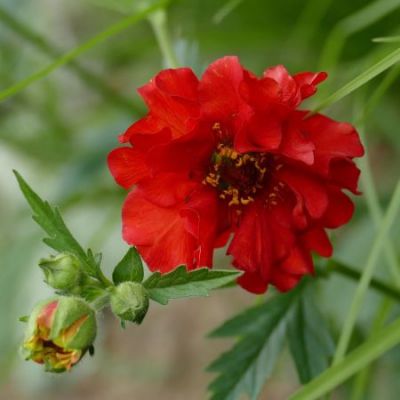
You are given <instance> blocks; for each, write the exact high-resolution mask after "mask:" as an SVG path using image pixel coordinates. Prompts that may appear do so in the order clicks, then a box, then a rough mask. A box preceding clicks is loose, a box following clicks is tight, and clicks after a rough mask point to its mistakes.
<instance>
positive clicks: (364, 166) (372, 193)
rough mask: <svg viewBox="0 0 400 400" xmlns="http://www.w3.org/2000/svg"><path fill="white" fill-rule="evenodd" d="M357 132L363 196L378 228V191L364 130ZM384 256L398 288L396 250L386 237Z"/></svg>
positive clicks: (399, 278)
mask: <svg viewBox="0 0 400 400" xmlns="http://www.w3.org/2000/svg"><path fill="white" fill-rule="evenodd" d="M359 132H360V135H361V137H362V138H363V142H364V147H365V154H364V157H363V158H362V159H361V160H360V161H359V164H360V167H361V171H362V173H361V183H362V186H363V189H364V193H365V198H366V200H367V205H368V208H369V212H370V214H371V217H372V222H373V224H374V225H375V229H376V230H378V229H379V226H380V224H381V222H382V218H383V212H382V209H381V206H380V204H379V198H378V193H377V190H376V187H375V183H374V180H373V177H372V171H371V166H370V161H369V151H368V146H367V141H366V138H365V135H364V131H363V129H362V127H361V126H360V128H359ZM383 251H384V256H385V259H386V263H387V266H388V268H389V273H390V274H391V276H392V278H393V280H394V282H395V285H396V286H397V287H399V288H400V269H399V265H398V262H397V257H396V252H395V250H394V247H393V244H392V242H391V240H390V239H388V240H387V241H386V242H385V243H384V245H383Z"/></svg>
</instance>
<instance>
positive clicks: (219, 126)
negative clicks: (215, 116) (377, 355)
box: [212, 122, 221, 132]
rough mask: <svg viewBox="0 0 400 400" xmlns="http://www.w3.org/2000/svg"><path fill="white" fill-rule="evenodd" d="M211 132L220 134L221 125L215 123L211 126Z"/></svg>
mask: <svg viewBox="0 0 400 400" xmlns="http://www.w3.org/2000/svg"><path fill="white" fill-rule="evenodd" d="M212 130H213V131H216V132H221V124H220V123H219V122H215V123H214V125H213V126H212Z"/></svg>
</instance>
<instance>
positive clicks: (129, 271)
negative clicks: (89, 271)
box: [112, 247, 144, 285]
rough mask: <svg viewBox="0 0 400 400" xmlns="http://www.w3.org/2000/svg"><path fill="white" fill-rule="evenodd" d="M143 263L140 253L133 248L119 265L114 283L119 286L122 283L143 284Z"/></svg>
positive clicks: (115, 270) (115, 272) (114, 273)
mask: <svg viewBox="0 0 400 400" xmlns="http://www.w3.org/2000/svg"><path fill="white" fill-rule="evenodd" d="M143 276H144V272H143V263H142V259H141V258H140V255H139V253H138V252H137V250H136V249H135V248H134V247H131V248H130V249H129V250H128V251H127V253H126V254H125V256H124V258H123V259H122V260H121V261H120V262H119V263H118V264H117V266H116V267H115V269H114V272H113V275H112V277H113V282H114V283H115V284H116V285H117V284H118V283H121V282H129V281H130V282H138V283H140V282H142V281H143Z"/></svg>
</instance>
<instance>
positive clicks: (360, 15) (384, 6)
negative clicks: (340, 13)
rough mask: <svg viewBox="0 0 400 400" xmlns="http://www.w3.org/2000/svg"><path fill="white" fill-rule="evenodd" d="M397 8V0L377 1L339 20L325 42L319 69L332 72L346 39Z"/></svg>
mask: <svg viewBox="0 0 400 400" xmlns="http://www.w3.org/2000/svg"><path fill="white" fill-rule="evenodd" d="M399 6H400V4H399V2H398V1H397V0H377V1H374V2H373V3H369V4H367V5H366V6H365V7H363V8H361V9H359V10H357V11H356V12H354V13H353V14H351V15H349V16H347V17H345V18H343V19H342V20H340V21H339V22H338V23H337V24H336V26H335V27H334V28H333V29H332V31H331V33H330V35H329V36H328V38H327V40H326V44H325V45H324V48H323V51H322V55H321V59H320V62H319V65H320V66H319V69H326V68H328V69H330V70H332V69H333V68H334V67H335V66H336V64H337V62H338V60H339V58H340V53H341V52H342V50H343V48H344V46H345V43H346V40H347V38H348V37H350V36H351V35H353V34H355V33H357V32H360V31H362V30H363V29H365V28H367V27H368V26H370V25H372V24H374V23H375V22H377V21H379V20H380V19H382V18H384V17H385V16H386V15H388V14H389V13H391V12H392V11H394V10H395V9H396V8H398V7H399Z"/></svg>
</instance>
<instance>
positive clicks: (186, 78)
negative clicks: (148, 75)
mask: <svg viewBox="0 0 400 400" xmlns="http://www.w3.org/2000/svg"><path fill="white" fill-rule="evenodd" d="M326 76H327V75H326V74H325V73H323V72H321V73H311V72H304V73H300V74H296V75H294V76H291V75H289V74H288V72H287V71H286V69H285V68H284V67H283V66H281V65H279V66H276V67H273V68H269V69H267V70H266V71H265V72H264V74H263V76H262V77H261V78H258V77H256V76H255V75H253V74H252V73H251V72H249V71H247V70H245V69H244V68H243V67H242V66H241V65H240V64H239V61H238V59H237V57H224V58H221V59H219V60H217V61H215V62H214V63H212V64H211V65H210V66H209V67H208V68H207V70H206V71H205V73H204V75H203V76H202V78H201V80H200V81H199V80H198V79H197V77H196V76H195V75H194V73H193V72H192V70H190V69H189V68H179V69H168V70H164V71H161V72H160V73H159V74H158V75H157V76H156V77H155V78H153V79H152V80H151V81H150V82H149V83H148V84H147V85H145V86H143V87H142V88H140V89H139V93H140V94H141V96H142V97H143V99H144V101H145V102H146V104H147V106H148V107H149V113H148V114H147V115H146V116H145V117H144V118H142V119H140V120H139V121H137V122H136V123H134V124H133V125H132V126H130V127H129V128H128V130H127V131H126V132H125V133H124V134H123V135H121V137H120V141H121V142H122V143H129V144H130V146H128V147H122V148H118V149H115V150H113V151H112V152H111V153H110V155H109V158H108V162H109V167H110V170H111V173H112V174H113V176H114V178H115V180H116V181H117V183H119V184H120V185H121V186H123V187H124V188H126V189H130V188H132V186H133V185H135V188H134V189H133V190H131V192H130V193H129V195H128V197H127V199H126V202H125V204H124V207H123V211H122V220H123V237H124V239H125V241H126V242H127V243H129V244H132V245H135V246H136V247H137V248H138V250H139V251H140V253H141V254H142V256H143V258H144V259H145V261H146V262H147V264H148V265H149V267H150V269H151V270H158V271H161V272H168V271H170V270H172V269H174V268H175V267H176V266H177V265H179V264H186V265H187V266H188V268H189V269H193V268H197V267H201V266H207V267H211V266H212V256H213V251H214V249H215V248H217V247H222V246H224V245H225V244H227V242H228V240H229V239H230V238H231V241H230V244H229V246H228V250H227V253H228V254H230V255H232V257H233V265H234V266H235V267H236V268H238V269H240V270H243V271H244V274H243V275H242V276H241V277H240V278H239V283H240V284H241V285H242V286H243V287H244V288H246V289H248V290H250V291H252V292H255V293H261V292H264V291H265V290H266V289H267V286H268V284H273V285H275V286H276V287H277V288H278V289H279V290H282V291H285V290H289V289H291V288H292V287H293V286H295V285H296V283H297V282H298V281H299V279H300V278H301V277H302V276H303V275H304V274H310V273H312V272H313V261H312V258H311V251H315V252H317V253H318V254H320V255H321V256H324V257H329V256H331V254H332V246H331V243H330V241H329V238H328V236H327V234H326V232H325V228H337V227H339V226H340V225H343V224H345V223H346V222H348V221H349V219H350V218H351V216H352V214H353V208H354V206H353V203H352V202H351V200H350V199H349V198H348V197H347V195H345V194H344V193H343V192H342V189H348V190H350V191H352V192H353V193H357V181H358V176H359V172H360V171H359V170H358V168H357V167H356V166H355V164H354V163H353V161H352V159H353V157H360V156H362V155H363V152H364V151H363V147H362V145H361V143H360V140H359V137H358V134H357V132H356V131H355V129H354V128H353V127H352V126H351V125H350V124H347V123H340V122H336V121H334V120H332V119H330V118H328V117H325V116H323V115H321V114H316V115H313V116H308V115H307V114H308V113H307V111H300V110H297V107H298V106H299V104H300V103H301V102H302V101H303V100H304V99H305V98H307V97H309V96H311V95H313V94H314V93H315V91H316V85H317V84H319V83H320V82H322V81H323V80H324V79H326Z"/></svg>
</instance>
